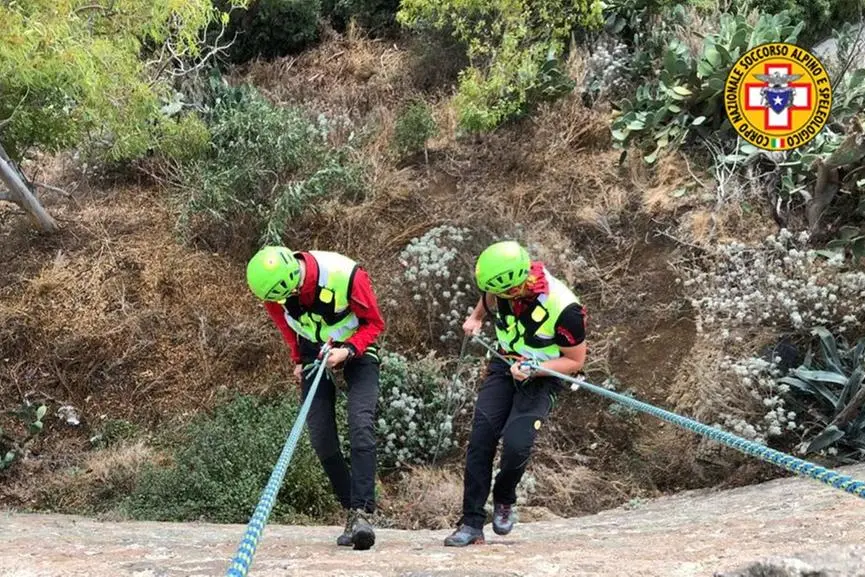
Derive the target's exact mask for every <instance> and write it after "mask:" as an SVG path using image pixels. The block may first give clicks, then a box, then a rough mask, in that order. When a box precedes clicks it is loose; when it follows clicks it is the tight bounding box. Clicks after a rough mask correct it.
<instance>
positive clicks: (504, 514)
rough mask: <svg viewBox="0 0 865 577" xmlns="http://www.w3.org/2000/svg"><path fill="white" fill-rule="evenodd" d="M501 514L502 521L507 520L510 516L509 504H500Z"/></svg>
mask: <svg viewBox="0 0 865 577" xmlns="http://www.w3.org/2000/svg"><path fill="white" fill-rule="evenodd" d="M501 515H502V521H507V520H508V519H510V516H511V506H510V505H502V506H501Z"/></svg>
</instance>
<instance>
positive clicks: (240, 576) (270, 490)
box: [226, 345, 330, 577]
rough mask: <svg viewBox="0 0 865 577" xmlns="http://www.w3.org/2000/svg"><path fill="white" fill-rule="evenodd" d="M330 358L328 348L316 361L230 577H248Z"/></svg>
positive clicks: (241, 544) (229, 573)
mask: <svg viewBox="0 0 865 577" xmlns="http://www.w3.org/2000/svg"><path fill="white" fill-rule="evenodd" d="M329 355H330V348H329V347H328V346H327V345H325V346H324V347H322V356H321V358H320V359H316V361H315V363H313V365H312V368H311V370H315V371H316V374H315V380H314V381H313V382H312V385H311V386H310V387H309V392H308V393H307V394H306V400H305V401H304V402H303V405H302V406H301V408H300V412H299V413H298V414H297V419H295V421H294V426H293V427H292V428H291V433H290V434H289V436H288V439H287V440H286V442H285V446H284V447H283V448H282V454H281V455H280V456H279V460H278V461H277V463H276V467H274V469H273V472H272V473H271V474H270V480H269V481H268V482H267V485H266V486H265V487H264V490H263V491H262V492H261V497H260V498H259V501H258V505H257V506H256V508H255V513H254V514H253V515H252V519H250V520H249V524H248V525H247V526H246V533H245V534H244V535H243V539H242V540H241V541H240V545H239V546H238V548H237V554H236V555H235V556H234V558H233V559H232V560H231V565H230V566H229V568H228V572H227V573H226V576H227V577H245V576H246V574H247V572H248V571H249V567H250V566H251V565H252V558H253V557H254V556H255V549H256V548H257V547H258V542H259V541H260V540H261V533H262V531H264V526H265V524H266V523H267V518H268V517H269V516H270V511H271V510H272V509H273V504H274V502H275V501H276V496H277V494H278V493H279V489H280V487H281V486H282V480H283V478H284V477H285V472H286V470H287V469H288V464H289V463H290V462H291V457H292V455H294V448H295V446H296V445H297V441H298V439H299V438H300V433H301V431H302V430H303V424H304V422H305V421H306V414H307V413H308V412H309V406H310V405H311V404H312V399H313V397H314V396H315V391H316V389H317V388H318V383H319V381H320V380H321V375H322V374H324V369H325V368H326V367H327V364H326V363H327V357H328V356H329Z"/></svg>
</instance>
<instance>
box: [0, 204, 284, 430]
mask: <svg viewBox="0 0 865 577" xmlns="http://www.w3.org/2000/svg"><path fill="white" fill-rule="evenodd" d="M67 214H69V216H71V217H74V219H75V220H74V221H73V224H72V225H71V226H68V227H67V228H66V229H65V230H64V231H63V232H61V233H60V234H59V235H58V236H57V237H56V238H54V239H51V240H52V242H53V243H56V246H51V247H41V246H39V245H38V244H35V245H31V246H30V247H29V249H28V250H27V252H25V253H24V254H23V255H22V259H23V260H24V261H26V262H27V263H28V266H27V267H23V268H22V270H27V269H28V268H29V269H30V270H31V271H32V272H31V273H30V274H29V275H27V276H24V278H23V281H22V282H19V283H18V284H17V285H12V286H6V287H4V288H2V289H0V291H2V293H4V297H8V298H4V299H3V300H2V302H0V318H2V319H4V320H7V321H8V322H4V323H3V326H4V330H3V331H2V334H0V336H2V337H3V338H2V340H0V350H2V352H3V353H4V355H5V354H9V355H10V356H12V357H13V358H15V359H16V361H20V362H17V363H3V364H2V365H0V382H2V383H3V385H2V386H0V396H2V398H4V399H12V398H15V397H18V398H20V396H21V395H23V394H24V393H26V392H27V391H39V392H40V393H42V394H45V395H48V396H50V397H53V398H56V399H59V400H61V401H62V402H65V403H70V404H72V405H74V406H75V407H77V408H78V409H79V410H80V411H82V415H83V418H84V420H85V423H87V422H89V420H90V419H91V418H92V416H93V415H94V413H97V412H98V413H105V412H109V413H111V414H114V415H115V416H117V417H118V418H131V419H132V420H135V421H138V422H158V420H159V419H160V418H162V416H164V415H166V414H169V413H170V412H171V411H172V410H173V409H174V408H175V407H178V406H182V407H184V409H185V410H190V411H195V410H197V409H200V408H203V407H207V406H209V405H210V404H211V403H212V401H213V399H214V396H215V394H216V392H217V391H218V390H219V388H220V387H225V386H226V385H230V386H231V387H232V388H241V389H243V388H246V389H247V390H249V389H252V390H261V388H262V386H264V385H265V382H261V381H263V379H261V377H262V374H270V375H273V374H274V373H277V374H278V373H279V372H281V371H280V369H279V367H280V366H283V367H284V368H287V367H285V365H283V364H282V362H281V361H282V359H283V358H284V357H282V356H280V353H281V350H280V347H281V343H280V342H279V341H278V340H277V339H276V338H274V337H275V335H274V334H273V331H272V329H271V327H269V326H268V324H267V322H268V319H267V318H266V315H264V314H263V313H262V311H260V310H258V309H257V307H256V306H255V304H254V303H253V302H252V300H251V299H246V300H238V299H237V296H236V295H245V294H246V287H245V285H244V282H243V274H242V269H241V268H240V267H238V266H237V265H236V264H235V263H233V262H231V261H228V260H226V259H224V258H222V257H220V256H218V255H208V254H201V253H196V252H195V251H189V250H188V249H185V248H183V247H182V246H181V245H179V244H178V243H177V242H176V239H175V238H174V237H173V235H172V221H171V219H170V216H169V215H168V213H167V212H166V211H165V209H163V208H162V206H161V205H160V204H159V200H158V199H157V198H156V197H154V196H148V195H147V194H144V193H142V192H141V191H132V190H124V191H121V192H119V193H118V194H117V196H115V197H113V198H108V199H106V198H103V199H102V200H101V202H100V201H97V202H93V203H87V204H84V205H83V208H81V209H80V210H76V211H70V212H69V213H67ZM13 327H14V328H15V329H16V330H15V332H14V333H11V334H7V330H8V329H9V328H13ZM268 357H272V358H274V359H277V365H276V366H271V367H261V366H260V364H261V361H263V360H267V359H268ZM262 368H263V369H264V371H263V372H262V371H261V369H262ZM283 374H284V373H283Z"/></svg>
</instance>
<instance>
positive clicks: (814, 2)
mask: <svg viewBox="0 0 865 577" xmlns="http://www.w3.org/2000/svg"><path fill="white" fill-rule="evenodd" d="M731 10H733V11H736V10H743V11H747V10H758V11H759V12H762V13H765V14H779V13H781V12H787V13H789V14H790V17H791V18H792V19H793V21H794V22H802V23H804V24H805V27H804V30H803V34H802V38H801V40H802V41H803V42H805V43H806V44H811V43H814V42H819V41H820V40H822V38H823V37H824V36H827V35H828V34H829V33H830V32H831V31H832V29H833V28H835V27H836V26H837V25H838V24H840V23H842V22H857V21H858V20H859V17H860V15H861V10H862V4H861V0H735V1H734V2H733V4H732V6H731Z"/></svg>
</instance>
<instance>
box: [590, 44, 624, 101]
mask: <svg viewBox="0 0 865 577" xmlns="http://www.w3.org/2000/svg"><path fill="white" fill-rule="evenodd" d="M629 58H630V54H629V53H628V47H627V46H626V45H625V44H624V43H622V42H621V41H619V40H618V39H617V38H605V39H603V40H601V41H600V42H599V43H598V45H597V48H595V51H594V52H593V53H592V55H591V56H590V57H589V61H588V63H587V64H586V80H585V85H586V88H588V90H589V91H591V92H593V93H595V94H598V95H614V96H615V95H617V94H621V93H622V92H624V91H626V90H627V88H628V78H629V76H630V69H629V67H628V61H629Z"/></svg>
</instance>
